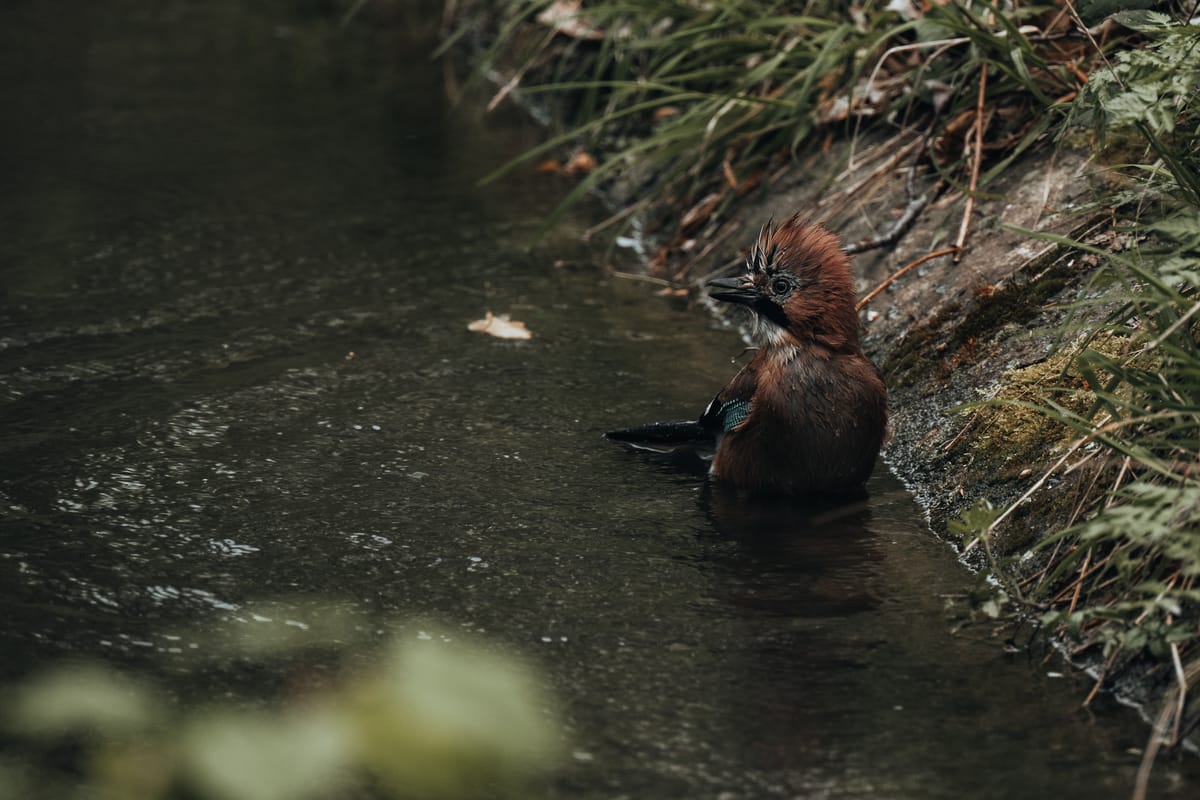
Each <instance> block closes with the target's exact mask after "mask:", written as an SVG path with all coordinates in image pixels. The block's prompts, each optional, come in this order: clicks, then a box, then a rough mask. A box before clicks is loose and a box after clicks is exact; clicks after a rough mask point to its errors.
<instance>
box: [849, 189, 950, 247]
mask: <svg viewBox="0 0 1200 800" xmlns="http://www.w3.org/2000/svg"><path fill="white" fill-rule="evenodd" d="M911 169H915V168H910V172H909V176H910V178H911V176H912V172H911ZM945 185H946V182H945V181H944V180H940V179H939V180H938V181H937V182H936V183H934V184H933V186H931V187H930V188H929V191H927V192H925V193H924V194H923V195H921V196H920V197H915V198H914V197H913V196H912V194H911V193H909V196H908V197H909V200H908V205H907V206H905V208H904V213H903V214H901V215H900V218H899V219H897V220H896V222H895V223H894V224H893V225H892V227H891V228H890V229H889V230H888V231H887V233H883V234H880V235H879V236H875V237H872V238H869V239H863V240H861V241H858V242H855V243H853V244H851V245H847V246H846V247H845V248H843V249H844V250H845V251H846V253H848V254H849V255H854V254H855V253H865V252H866V251H868V250H874V249H875V248H877V247H886V246H887V245H890V244H895V243H896V240H898V239H899V238H900V237H901V236H903V235H904V234H905V233H906V232H907V231H908V229H909V228H910V227H912V224H913V222H915V221H916V219H917V215H919V214H920V213H921V212H922V211H924V210H925V206H927V205H929V203H930V201H932V200H933V198H935V197H937V196H938V194H939V193H940V192H941V191H942V188H943V187H944V186H945Z"/></svg>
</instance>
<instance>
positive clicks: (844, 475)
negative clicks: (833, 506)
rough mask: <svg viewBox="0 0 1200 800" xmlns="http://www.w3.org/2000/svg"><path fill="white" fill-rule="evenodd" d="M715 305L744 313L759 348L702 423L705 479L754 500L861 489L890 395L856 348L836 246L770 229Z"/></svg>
mask: <svg viewBox="0 0 1200 800" xmlns="http://www.w3.org/2000/svg"><path fill="white" fill-rule="evenodd" d="M710 285H711V286H713V287H715V288H716V289H717V291H714V292H713V297H715V298H717V299H721V300H726V301H729V302H734V303H739V304H741V305H745V306H746V307H748V308H749V309H750V310H751V311H752V312H754V315H755V336H756V338H757V339H758V340H759V341H758V343H759V345H760V346H759V349H758V352H757V354H756V355H755V356H754V358H753V360H751V361H750V363H749V364H747V365H746V366H745V368H743V369H742V370H741V372H739V373H738V374H737V375H736V376H734V378H733V380H731V381H730V382H729V384H728V385H726V386H725V388H724V389H722V390H721V391H720V393H718V394H717V396H716V397H715V398H714V399H713V401H712V403H710V404H709V407H708V409H707V410H706V411H705V412H704V415H703V416H702V417H701V419H700V424H701V426H702V427H704V428H705V429H709V430H713V431H715V432H716V433H717V435H718V443H717V449H716V454H715V456H714V457H713V461H712V466H711V470H710V473H711V475H712V477H713V478H714V479H716V480H718V481H722V482H726V483H729V484H732V485H733V486H735V487H737V488H738V489H742V490H745V491H747V492H751V493H769V494H791V495H797V494H838V493H846V492H854V491H857V490H859V489H861V487H862V485H863V483H864V482H865V481H866V479H867V477H868V476H869V475H870V474H871V470H872V469H873V467H874V466H875V461H876V459H877V457H878V455H879V450H880V448H881V446H882V444H883V440H884V437H885V432H886V429H887V416H888V409H887V390H886V388H885V387H884V384H883V380H882V378H881V377H880V375H879V371H878V370H877V369H876V368H875V365H874V364H872V363H871V361H870V360H869V359H868V358H867V357H866V356H865V355H864V354H863V351H862V348H861V346H860V344H859V322H858V314H857V312H856V311H855V308H854V303H855V292H854V284H853V282H852V280H851V277H850V262H849V259H848V258H847V257H846V255H845V253H844V252H843V251H842V248H841V243H840V241H839V240H838V238H837V237H836V236H834V235H833V234H832V233H830V232H828V231H826V230H824V229H823V228H821V227H820V226H817V225H810V224H806V223H804V222H801V221H800V219H799V218H798V217H793V218H792V219H790V220H788V221H787V222H785V223H783V224H782V225H780V226H779V227H778V228H774V229H772V228H771V227H770V226H769V225H768V226H767V227H765V228H764V229H763V231H762V232H761V233H760V234H759V238H758V242H757V243H756V244H755V247H754V250H753V252H752V253H751V256H750V258H749V259H748V260H747V262H746V272H745V273H744V274H743V275H742V276H740V277H737V278H726V279H720V280H715V281H712V282H711V283H710Z"/></svg>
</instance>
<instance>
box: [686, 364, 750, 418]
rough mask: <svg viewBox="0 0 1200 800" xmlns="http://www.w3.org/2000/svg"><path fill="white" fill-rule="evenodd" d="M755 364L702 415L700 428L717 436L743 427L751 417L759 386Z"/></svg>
mask: <svg viewBox="0 0 1200 800" xmlns="http://www.w3.org/2000/svg"><path fill="white" fill-rule="evenodd" d="M754 366H755V365H754V363H753V362H752V363H750V364H747V365H746V366H745V367H743V368H742V370H741V372H739V373H738V374H737V375H735V376H734V377H733V380H731V381H730V382H729V383H727V384H726V385H725V388H724V389H722V390H721V391H719V392H717V396H716V397H714V398H713V399H712V402H711V403H709V404H708V408H706V409H704V413H703V414H701V415H700V426H701V427H702V428H704V429H705V430H709V431H712V432H714V433H717V434H724V433H729V432H731V431H735V430H737V429H738V428H740V427H741V425H742V423H744V422H745V421H746V419H747V417H749V416H750V409H751V398H752V397H753V395H754V390H755V388H756V387H757V386H758V371H757V370H756V369H754Z"/></svg>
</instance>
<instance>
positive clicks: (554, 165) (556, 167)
mask: <svg viewBox="0 0 1200 800" xmlns="http://www.w3.org/2000/svg"><path fill="white" fill-rule="evenodd" d="M536 170H537V171H538V172H544V173H559V172H562V164H560V163H558V160H557V159H554V158H548V159H546V160H545V161H543V162H542V163H540V164H538V165H537V167H536Z"/></svg>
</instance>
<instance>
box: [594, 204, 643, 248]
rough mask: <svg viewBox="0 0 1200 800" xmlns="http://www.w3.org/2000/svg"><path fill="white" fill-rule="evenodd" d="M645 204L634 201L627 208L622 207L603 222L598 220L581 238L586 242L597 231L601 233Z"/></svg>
mask: <svg viewBox="0 0 1200 800" xmlns="http://www.w3.org/2000/svg"><path fill="white" fill-rule="evenodd" d="M644 205H645V203H634V204H633V205H629V206H626V207H625V208H622V209H621V210H620V211H618V212H617V213H615V214H613V215H612V216H611V217H609V218H608V219H606V220H603V221H601V222H597V223H596V224H595V225H593V226H592V227H590V228H588V229H587V230H586V231H584V232H583V235H582V236H580V237H579V238H580V239H583V241H585V242H586V241H587V240H588V239H591V238H592V237H593V236H595V235H596V234H597V233H599V232H600V231H602V230H604V229H605V228H607V227H608V226H609V225H613V224H615V223H617V222H620V221H621V220H623V219H625V218H626V217H628V216H629V215H630V214H633V213H634V212H635V211H638V210H640V209H641V208H642V207H643V206H644Z"/></svg>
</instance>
